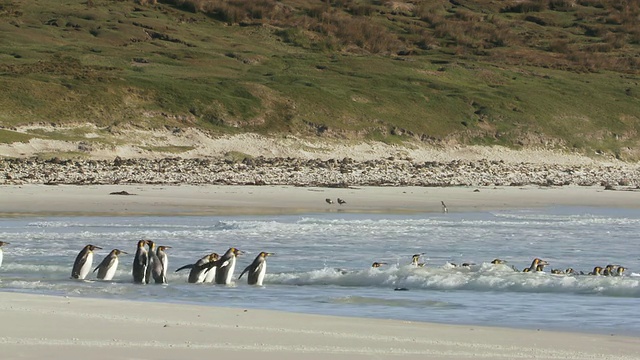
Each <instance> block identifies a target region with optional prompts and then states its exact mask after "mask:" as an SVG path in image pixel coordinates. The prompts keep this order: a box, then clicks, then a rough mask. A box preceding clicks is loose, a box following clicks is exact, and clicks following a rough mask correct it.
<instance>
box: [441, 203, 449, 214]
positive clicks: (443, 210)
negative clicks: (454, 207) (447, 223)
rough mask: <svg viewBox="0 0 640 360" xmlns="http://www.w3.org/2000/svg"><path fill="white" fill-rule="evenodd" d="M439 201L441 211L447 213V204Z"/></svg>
mask: <svg viewBox="0 0 640 360" xmlns="http://www.w3.org/2000/svg"><path fill="white" fill-rule="evenodd" d="M440 203H441V204H442V212H443V213H445V214H446V213H448V212H449V209H447V205H445V204H444V201H440Z"/></svg>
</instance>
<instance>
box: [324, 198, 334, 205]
mask: <svg viewBox="0 0 640 360" xmlns="http://www.w3.org/2000/svg"><path fill="white" fill-rule="evenodd" d="M324 201H326V202H327V204H333V200H331V199H329V198H326V199H324Z"/></svg>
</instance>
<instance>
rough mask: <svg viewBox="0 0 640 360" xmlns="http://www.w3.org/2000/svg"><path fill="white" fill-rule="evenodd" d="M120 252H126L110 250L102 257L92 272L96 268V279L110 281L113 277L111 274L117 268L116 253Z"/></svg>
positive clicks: (114, 272)
mask: <svg viewBox="0 0 640 360" xmlns="http://www.w3.org/2000/svg"><path fill="white" fill-rule="evenodd" d="M120 254H126V252H124V251H121V250H119V249H113V250H111V252H110V253H109V255H107V256H105V257H104V259H102V262H101V263H100V265H98V266H97V267H96V268H95V269H93V272H96V270H98V276H97V278H98V279H100V280H106V281H110V280H112V279H113V276H114V275H115V274H116V270H117V269H118V262H119V261H118V255H120Z"/></svg>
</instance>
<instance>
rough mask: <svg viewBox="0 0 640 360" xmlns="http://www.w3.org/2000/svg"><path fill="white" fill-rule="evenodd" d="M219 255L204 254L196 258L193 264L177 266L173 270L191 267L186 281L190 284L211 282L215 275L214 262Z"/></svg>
mask: <svg viewBox="0 0 640 360" xmlns="http://www.w3.org/2000/svg"><path fill="white" fill-rule="evenodd" d="M218 258H219V256H218V254H216V253H211V254H208V255H205V256H203V257H201V258H200V259H198V261H196V263H195V264H188V265H184V266H182V267H180V268H178V269H177V270H176V271H175V272H178V271H181V270H184V269H191V271H189V278H188V279H187V282H188V283H190V284H198V283H203V282H212V281H213V279H214V278H215V276H216V266H215V265H216V264H215V262H216V261H217V260H218ZM207 279H209V281H207Z"/></svg>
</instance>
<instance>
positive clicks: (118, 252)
mask: <svg viewBox="0 0 640 360" xmlns="http://www.w3.org/2000/svg"><path fill="white" fill-rule="evenodd" d="M111 253H112V254H113V255H116V256H117V255H120V254H128V253H127V252H124V251H122V250H120V249H113V250H111Z"/></svg>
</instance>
